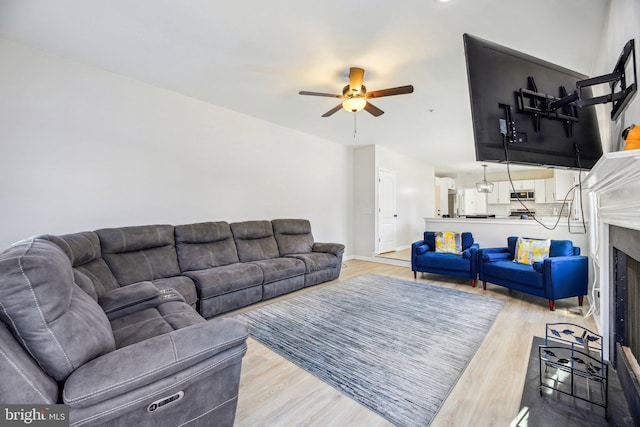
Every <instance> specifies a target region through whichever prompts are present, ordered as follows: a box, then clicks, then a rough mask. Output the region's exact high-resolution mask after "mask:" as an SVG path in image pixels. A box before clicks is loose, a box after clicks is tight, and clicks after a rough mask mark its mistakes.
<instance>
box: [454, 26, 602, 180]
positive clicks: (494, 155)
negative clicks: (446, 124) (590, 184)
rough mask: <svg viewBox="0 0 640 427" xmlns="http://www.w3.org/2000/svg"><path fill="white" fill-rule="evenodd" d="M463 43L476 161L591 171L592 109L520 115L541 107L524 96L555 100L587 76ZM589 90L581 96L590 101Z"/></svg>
mask: <svg viewBox="0 0 640 427" xmlns="http://www.w3.org/2000/svg"><path fill="white" fill-rule="evenodd" d="M463 39H464V46H465V55H466V60H467V75H468V81H469V92H470V100H471V113H472V120H473V131H474V137H475V149H476V160H478V161H483V162H504V161H506V160H507V158H508V161H509V162H513V163H518V164H525V165H534V166H546V167H560V168H570V169H578V168H582V169H591V168H592V167H593V165H594V164H595V163H596V162H597V161H598V159H599V158H600V157H601V156H602V144H601V141H600V133H599V130H598V122H597V118H596V112H595V109H594V108H593V107H585V108H577V107H575V106H570V105H569V106H564V107H561V108H559V109H558V110H557V115H556V116H554V117H545V116H544V115H536V114H532V113H531V111H523V110H524V109H523V107H525V106H526V107H535V104H536V103H540V99H535V98H528V97H527V96H526V95H527V93H533V92H536V93H544V94H549V95H550V96H553V97H557V98H558V99H559V98H562V97H563V96H564V95H566V92H565V91H563V89H564V90H566V91H567V92H571V91H574V90H575V89H576V82H578V81H580V80H584V79H585V78H586V77H587V76H585V75H583V74H580V73H577V72H575V71H571V70H568V69H566V68H563V67H560V66H558V65H554V64H552V63H549V62H546V61H543V60H541V59H538V58H534V57H532V56H529V55H526V54H524V53H522V52H518V51H516V50H513V49H510V48H507V47H504V46H501V45H498V44H496V43H493V42H489V41H486V40H483V39H480V38H478V37H475V36H471V35H469V34H465V35H464V36H463ZM590 90H591V89H590V88H586V89H584V91H586V92H585V93H584V96H586V97H591V96H592V94H591V93H590ZM523 94H524V97H523ZM529 110H531V108H529ZM563 117H564V118H565V119H563ZM501 119H502V123H501ZM507 121H508V122H507ZM505 122H507V123H508V126H507V127H508V131H509V132H510V133H508V134H509V135H510V137H509V138H510V139H507V140H506V143H505V138H506V136H505ZM501 125H502V128H501ZM505 145H506V146H507V149H508V150H507V152H506V153H505Z"/></svg>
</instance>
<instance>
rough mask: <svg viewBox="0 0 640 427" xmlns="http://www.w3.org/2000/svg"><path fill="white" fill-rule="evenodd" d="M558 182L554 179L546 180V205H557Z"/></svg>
mask: <svg viewBox="0 0 640 427" xmlns="http://www.w3.org/2000/svg"><path fill="white" fill-rule="evenodd" d="M555 185H556V180H555V179H553V178H547V179H545V180H544V190H545V194H544V197H545V201H546V203H555V202H556V190H555Z"/></svg>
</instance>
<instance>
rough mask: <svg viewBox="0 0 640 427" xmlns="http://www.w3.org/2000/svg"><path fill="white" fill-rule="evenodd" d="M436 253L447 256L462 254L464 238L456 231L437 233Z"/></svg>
mask: <svg viewBox="0 0 640 427" xmlns="http://www.w3.org/2000/svg"><path fill="white" fill-rule="evenodd" d="M435 235H436V252H437V253H447V254H460V253H462V237H461V236H460V233H456V232H454V231H436V234H435Z"/></svg>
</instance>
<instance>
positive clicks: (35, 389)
mask: <svg viewBox="0 0 640 427" xmlns="http://www.w3.org/2000/svg"><path fill="white" fill-rule="evenodd" d="M0 354H1V355H2V356H3V357H4V358H5V359H6V360H7V362H9V364H10V365H11V366H12V367H13V369H15V370H16V371H18V373H19V374H20V376H21V377H22V378H23V379H24V380H25V381H26V382H27V384H29V385H30V386H31V388H32V389H33V390H34V391H35V392H36V393H38V395H39V396H40V397H41V398H42V400H44V401H45V402H46V403H53V402H52V401H51V400H49V399H47V398H46V397H45V396H44V395H43V394H42V392H41V391H40V390H39V389H38V388H37V387H36V386H35V384H33V383H32V382H31V380H30V379H29V378H27V376H26V375H25V373H24V372H23V371H22V369H20V367H19V366H17V365H16V364H15V363H13V361H12V360H11V359H10V358H9V356H7V355H6V353H5V352H4V351H2V349H0Z"/></svg>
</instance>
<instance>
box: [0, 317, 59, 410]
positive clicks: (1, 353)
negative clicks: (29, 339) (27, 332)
mask: <svg viewBox="0 0 640 427" xmlns="http://www.w3.org/2000/svg"><path fill="white" fill-rule="evenodd" d="M0 378H2V382H1V383H0V402H2V404H5V405H6V404H15V403H20V404H23V405H24V404H27V403H42V404H47V403H48V404H52V403H56V402H57V401H58V383H56V382H55V381H54V380H53V379H52V378H51V377H49V376H48V375H47V374H45V373H44V372H43V371H42V369H40V367H39V366H38V364H37V363H36V362H35V360H33V358H32V357H31V356H30V355H29V353H27V351H26V350H25V349H24V348H23V347H22V346H21V345H20V344H19V343H18V341H16V339H15V337H14V336H13V334H11V331H9V328H8V327H7V325H5V324H4V323H3V322H0Z"/></svg>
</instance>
